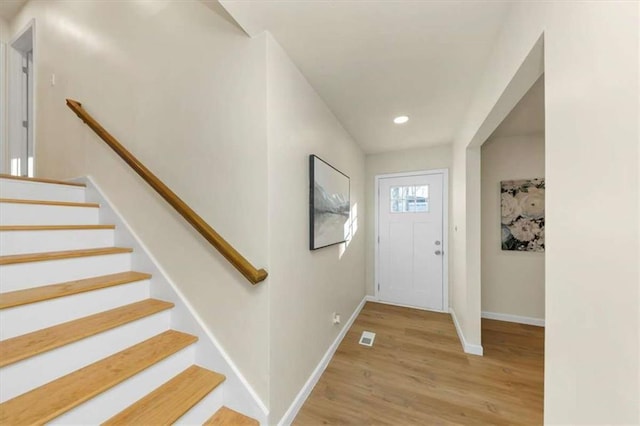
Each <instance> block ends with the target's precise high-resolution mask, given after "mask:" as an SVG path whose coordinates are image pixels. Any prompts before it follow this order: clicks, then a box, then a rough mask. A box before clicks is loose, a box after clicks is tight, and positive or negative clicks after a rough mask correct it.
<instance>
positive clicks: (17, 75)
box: [7, 19, 38, 176]
mask: <svg viewBox="0 0 640 426" xmlns="http://www.w3.org/2000/svg"><path fill="white" fill-rule="evenodd" d="M29 31H31V37H30V46H31V52H32V55H31V60H32V63H31V65H32V66H31V68H30V74H29V75H28V78H29V85H30V89H31V92H29V94H28V96H29V100H28V101H29V104H28V108H29V112H28V114H29V124H28V133H27V134H28V139H27V144H28V145H29V142H30V145H31V147H32V150H33V152H32V156H33V168H32V169H31V176H37V174H36V154H35V151H36V132H35V130H36V122H37V117H36V107H35V105H36V102H37V93H38V90H37V87H36V86H37V82H38V75H37V70H36V65H35V64H36V59H37V57H38V56H37V46H36V20H35V19H31V20H30V21H29V22H28V23H27V24H26V25H25V26H24V28H22V29H21V30H20V31H19V32H18V33H17V34H16V35H15V36H13V37H12V39H11V40H10V41H9V43H8V44H7V86H8V87H7V94H8V98H7V99H8V104H9V105H22V90H21V89H20V88H19V87H18V86H20V84H19V82H20V80H21V78H22V54H23V53H26V52H27V51H25V50H23V49H22V48H21V47H20V46H16V44H18V41H20V40H21V39H22V37H23V36H25V35H26V33H27V32H29ZM7 111H8V115H7V130H8V136H7V150H8V159H7V160H8V161H9V162H10V161H11V157H12V155H15V149H14V147H13V146H12V145H11V144H12V141H14V140H18V141H20V140H21V139H22V138H21V135H20V134H21V132H22V128H23V127H22V118H23V117H22V115H21V114H22V112H21V108H13V109H12V108H7ZM14 158H15V157H14ZM20 158H21V157H20ZM26 160H27V164H21V166H20V169H21V172H20V174H21V175H24V176H26V175H27V174H25V173H24V171H25V170H27V169H28V162H29V156H28V147H27V158H26ZM9 171H10V169H9Z"/></svg>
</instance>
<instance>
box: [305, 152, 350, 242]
mask: <svg viewBox="0 0 640 426" xmlns="http://www.w3.org/2000/svg"><path fill="white" fill-rule="evenodd" d="M350 212H351V179H350V178H349V176H347V175H346V174H344V173H342V172H341V171H340V170H338V169H336V168H335V167H333V166H332V165H331V164H329V163H328V162H326V161H324V160H323V159H322V158H320V157H318V156H317V155H314V154H311V155H309V250H318V249H321V248H324V247H329V246H333V245H336V244H340V243H344V242H345V241H346V240H347V235H349V234H350V229H351V224H350V223H349V221H350ZM347 228H348V229H349V233H347V232H346V231H345V230H346V229H347Z"/></svg>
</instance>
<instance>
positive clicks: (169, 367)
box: [48, 345, 195, 425]
mask: <svg viewBox="0 0 640 426" xmlns="http://www.w3.org/2000/svg"><path fill="white" fill-rule="evenodd" d="M194 354H195V345H191V346H189V347H187V348H185V349H183V350H181V351H180V352H178V353H175V354H173V355H172V356H170V357H169V358H167V359H164V360H162V361H160V362H159V363H157V364H155V365H153V366H151V367H149V368H147V369H146V370H144V371H142V372H140V373H138V374H136V375H135V376H134V377H132V378H130V379H128V380H126V381H124V382H122V383H120V384H119V385H117V386H115V387H113V388H111V389H110V390H108V391H106V392H103V393H101V394H100V395H98V396H96V397H95V398H93V399H90V400H89V401H87V402H85V403H84V404H82V405H81V406H79V407H77V408H75V409H73V410H71V411H69V412H68V413H66V414H63V415H62V416H60V417H58V418H56V419H53V420H52V421H51V423H48V424H52V425H53V424H59V425H70V424H76V425H81V424H82V425H87V424H97V423H102V422H104V421H106V420H108V419H109V418H111V417H112V416H114V415H116V414H118V413H119V412H120V411H122V410H124V409H125V408H127V407H128V406H129V405H131V404H133V403H134V402H136V401H138V400H139V399H140V398H143V397H144V396H146V395H147V394H148V393H150V392H153V390H154V389H156V388H157V387H159V386H162V385H163V384H164V383H165V382H167V381H169V380H171V379H172V378H173V377H174V376H176V375H178V374H180V373H181V372H182V371H184V370H186V369H187V368H188V367H189V366H191V365H192V364H193V358H194Z"/></svg>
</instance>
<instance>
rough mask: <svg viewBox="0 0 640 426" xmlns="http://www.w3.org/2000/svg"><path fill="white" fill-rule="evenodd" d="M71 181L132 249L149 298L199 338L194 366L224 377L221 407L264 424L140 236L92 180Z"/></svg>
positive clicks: (256, 402) (252, 396) (241, 380)
mask: <svg viewBox="0 0 640 426" xmlns="http://www.w3.org/2000/svg"><path fill="white" fill-rule="evenodd" d="M71 181H72V182H80V183H84V184H86V185H87V189H86V197H87V202H97V203H99V204H100V219H101V221H102V223H110V224H115V225H116V235H117V237H116V241H118V242H119V244H122V245H123V246H125V247H131V248H133V249H134V253H135V257H134V259H133V262H132V266H133V267H134V268H139V269H140V270H144V271H146V272H149V273H151V274H152V276H153V283H152V292H151V296H152V297H156V298H160V299H163V300H167V301H170V302H173V303H174V305H175V306H174V308H173V309H172V311H171V317H172V319H171V323H172V325H176V324H179V327H178V328H179V329H180V331H184V332H186V333H191V334H194V335H197V336H198V337H199V338H200V340H199V341H198V343H197V344H198V349H197V352H196V353H197V355H196V357H197V359H199V360H200V362H198V365H201V366H202V367H205V368H210V369H212V370H215V371H217V372H219V373H222V374H224V375H225V376H226V380H225V388H224V404H225V405H227V406H229V408H232V409H235V410H237V411H241V412H242V413H243V414H246V415H248V416H250V417H253V418H255V419H256V420H258V421H259V422H260V424H268V418H269V409H268V408H267V406H266V404H265V403H264V402H263V401H262V398H260V396H259V395H258V393H257V392H256V391H255V390H254V389H253V386H252V385H251V384H250V383H249V381H248V380H247V379H246V378H245V376H244V375H243V374H242V372H241V371H240V369H239V367H238V366H237V365H236V364H235V363H234V362H233V360H232V358H231V356H230V355H229V354H228V353H227V352H226V351H225V350H224V348H223V346H222V345H221V344H220V342H219V341H218V339H217V338H216V337H215V336H214V335H213V332H212V331H211V330H210V329H209V328H208V327H207V325H206V324H205V322H204V321H203V319H202V317H201V316H200V315H199V314H198V313H197V311H196V310H195V309H194V308H193V305H191V303H189V301H188V300H187V298H186V297H185V296H184V294H183V293H182V291H181V290H180V289H179V287H178V286H177V285H176V283H175V282H174V281H173V280H172V279H171V278H170V277H169V274H168V273H167V272H166V271H165V269H164V268H163V267H162V266H161V265H160V262H158V260H157V259H156V258H155V257H154V256H153V255H152V254H151V251H150V250H149V248H148V247H147V246H146V245H145V244H144V242H143V241H142V239H141V238H140V236H139V235H138V234H137V233H136V232H135V231H134V230H133V228H132V227H131V225H130V224H129V223H128V222H127V221H126V219H125V218H124V215H123V214H122V213H121V212H120V211H119V210H118V209H117V208H116V206H115V204H114V203H113V202H112V201H111V200H110V199H109V197H108V196H107V195H106V193H105V192H104V191H103V190H102V188H100V186H99V185H98V184H97V183H96V181H95V180H94V179H93V177H91V176H86V177H78V178H75V179H71Z"/></svg>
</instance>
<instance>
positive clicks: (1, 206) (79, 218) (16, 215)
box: [0, 203, 100, 225]
mask: <svg viewBox="0 0 640 426" xmlns="http://www.w3.org/2000/svg"><path fill="white" fill-rule="evenodd" d="M99 210H100V209H98V208H97V207H77V206H55V205H47V204H20V203H0V225H97V224H98V223H99Z"/></svg>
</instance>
